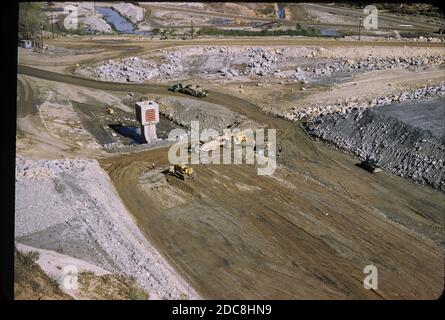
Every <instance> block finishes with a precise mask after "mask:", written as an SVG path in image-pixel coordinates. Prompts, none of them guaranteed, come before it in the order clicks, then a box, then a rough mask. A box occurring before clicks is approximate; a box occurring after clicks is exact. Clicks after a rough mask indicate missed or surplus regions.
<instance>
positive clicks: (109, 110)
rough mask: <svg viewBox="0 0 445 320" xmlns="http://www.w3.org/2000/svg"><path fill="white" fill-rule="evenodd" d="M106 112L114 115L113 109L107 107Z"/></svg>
mask: <svg viewBox="0 0 445 320" xmlns="http://www.w3.org/2000/svg"><path fill="white" fill-rule="evenodd" d="M107 114H108V115H109V116H114V115H115V112H114V110H113V109H111V108H108V109H107Z"/></svg>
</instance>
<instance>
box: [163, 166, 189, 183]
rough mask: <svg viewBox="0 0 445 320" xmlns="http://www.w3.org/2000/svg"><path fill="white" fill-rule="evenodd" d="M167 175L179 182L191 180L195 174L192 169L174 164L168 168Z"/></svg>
mask: <svg viewBox="0 0 445 320" xmlns="http://www.w3.org/2000/svg"><path fill="white" fill-rule="evenodd" d="M168 173H169V174H170V175H172V176H175V177H177V178H179V179H181V180H185V179H191V178H194V177H195V172H194V171H193V168H192V167H189V166H187V165H185V164H175V165H171V166H170V167H169V170H168Z"/></svg>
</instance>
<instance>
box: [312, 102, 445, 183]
mask: <svg viewBox="0 0 445 320" xmlns="http://www.w3.org/2000/svg"><path fill="white" fill-rule="evenodd" d="M427 103H428V105H425V102H424V103H419V104H413V105H408V106H394V107H380V108H376V109H374V110H370V109H368V110H365V111H360V110H355V111H352V112H350V113H347V114H331V115H326V116H322V117H318V118H314V119H312V120H309V121H308V122H306V124H305V126H306V128H307V129H308V131H309V133H310V134H312V135H314V136H316V137H318V138H320V139H322V140H324V141H327V142H330V143H333V144H334V145H335V146H337V147H339V148H341V149H343V150H346V151H348V152H351V153H353V154H354V155H356V156H358V157H359V158H361V159H366V158H371V159H374V160H375V161H376V162H377V164H378V165H379V166H381V167H382V168H384V169H386V170H388V171H390V172H392V173H395V174H397V175H399V176H401V177H407V178H410V179H412V180H413V181H414V182H416V183H419V184H421V185H428V186H430V187H432V188H434V189H438V190H440V191H442V192H443V191H445V163H444V159H445V139H444V137H445V135H444V134H443V117H444V114H445V113H444V107H443V106H444V104H443V99H439V100H436V101H434V102H427ZM420 107H422V108H423V109H424V110H423V112H422V113H419V112H416V109H415V108H417V109H419V108H420ZM425 108H429V109H427V110H426V111H425ZM417 111H420V110H417Z"/></svg>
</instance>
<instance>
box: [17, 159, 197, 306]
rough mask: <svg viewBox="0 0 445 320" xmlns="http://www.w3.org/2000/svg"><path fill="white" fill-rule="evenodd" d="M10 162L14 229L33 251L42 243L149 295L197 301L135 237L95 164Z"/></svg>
mask: <svg viewBox="0 0 445 320" xmlns="http://www.w3.org/2000/svg"><path fill="white" fill-rule="evenodd" d="M16 163H17V165H16V210H15V228H16V238H18V240H20V242H21V243H24V244H27V245H31V246H35V247H38V248H42V247H43V246H42V245H39V243H40V244H41V243H44V244H45V245H44V248H43V249H47V250H54V251H58V252H60V251H63V252H62V253H65V254H66V253H69V254H70V255H71V256H73V257H75V258H78V259H81V260H85V261H87V262H90V263H93V264H96V265H98V266H100V267H102V268H104V269H106V270H109V271H111V272H113V273H117V274H123V275H126V276H128V277H134V278H135V280H136V281H137V282H138V283H139V284H140V285H141V286H142V287H144V289H146V290H147V292H149V293H150V294H151V296H152V297H158V298H163V297H165V298H167V299H170V298H173V299H179V298H180V295H181V293H186V292H188V291H189V294H190V295H191V297H192V298H193V297H197V295H196V293H194V292H193V289H188V288H187V286H186V285H185V283H184V282H183V280H182V279H180V278H179V276H178V275H177V274H176V273H175V272H174V271H173V269H171V267H170V266H169V265H168V264H167V263H166V262H165V261H164V260H163V258H162V257H161V256H160V255H159V253H158V252H157V251H156V249H155V248H153V247H152V246H151V244H150V243H149V242H148V241H147V240H146V239H145V238H144V237H143V235H142V234H141V233H140V231H139V229H138V228H137V227H136V225H135V224H134V222H133V220H132V218H131V216H130V214H129V213H128V211H127V210H126V208H125V206H124V205H123V203H122V202H121V200H120V198H119V197H118V196H117V194H116V193H115V190H114V187H113V185H112V184H111V181H110V179H109V177H108V175H107V174H106V173H105V172H104V171H103V169H102V168H101V167H100V165H99V163H98V162H97V161H96V160H80V159H66V160H38V161H35V160H24V159H22V158H17V160H16ZM45 237H46V240H44V239H43V238H45ZM33 239H35V240H34V242H36V243H33ZM42 239H43V240H42ZM73 242H77V243H81V244H82V246H77V247H75V246H73ZM60 246H61V247H60ZM73 248H75V249H76V251H75V252H73ZM91 257H95V258H94V259H92V258H91ZM96 257H97V258H96ZM98 262H99V263H98ZM190 290H191V293H190Z"/></svg>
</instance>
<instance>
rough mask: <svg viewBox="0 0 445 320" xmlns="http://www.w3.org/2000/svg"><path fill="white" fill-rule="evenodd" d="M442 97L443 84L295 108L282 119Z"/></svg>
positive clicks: (296, 118)
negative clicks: (386, 94)
mask: <svg viewBox="0 0 445 320" xmlns="http://www.w3.org/2000/svg"><path fill="white" fill-rule="evenodd" d="M443 95H445V83H442V84H440V85H436V86H426V87H422V88H418V89H414V90H408V91H406V90H403V91H400V92H398V93H394V94H391V95H389V96H377V97H375V98H372V99H355V100H353V101H351V100H350V99H346V100H344V101H340V102H337V103H334V104H332V105H327V106H326V105H324V104H317V103H316V104H313V105H310V106H303V107H301V106H295V107H293V108H292V109H291V110H289V111H288V112H286V113H284V114H283V117H284V118H285V119H287V120H291V121H297V120H301V119H304V118H307V117H309V118H312V117H319V116H324V115H328V114H333V113H334V114H335V113H340V114H347V113H351V112H353V111H355V110H364V109H367V108H373V107H375V106H384V105H389V104H393V103H397V102H404V101H413V100H418V99H423V98H427V97H434V96H443Z"/></svg>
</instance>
